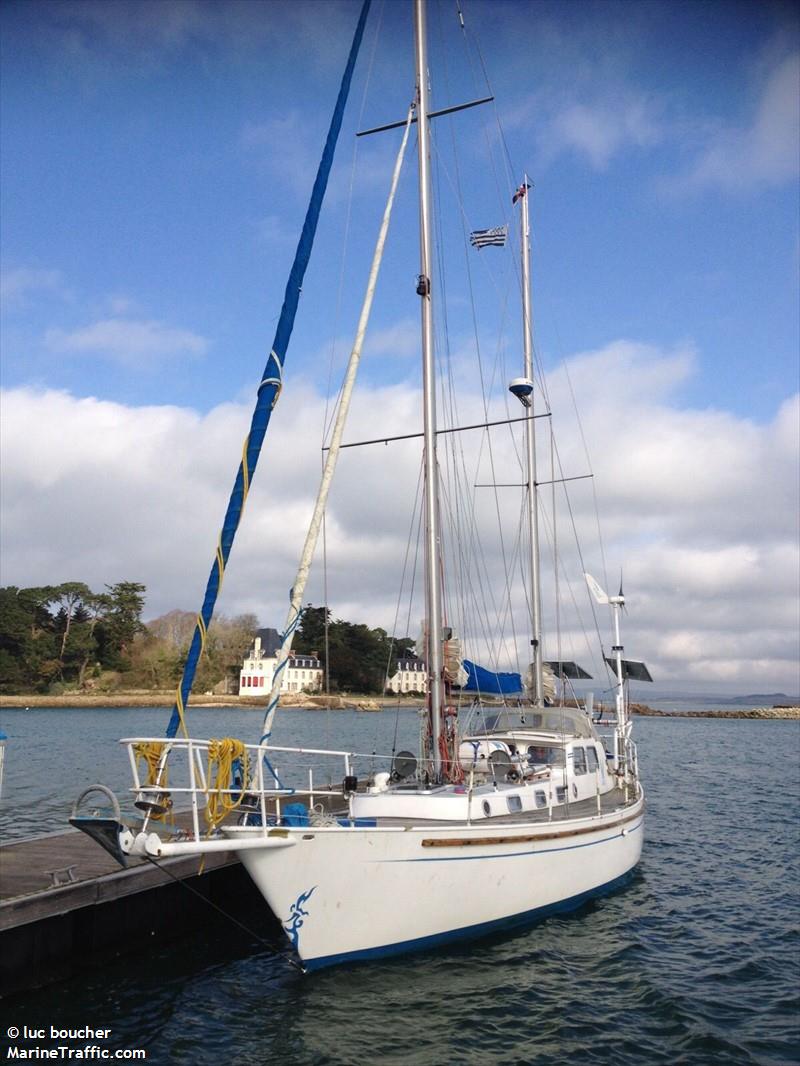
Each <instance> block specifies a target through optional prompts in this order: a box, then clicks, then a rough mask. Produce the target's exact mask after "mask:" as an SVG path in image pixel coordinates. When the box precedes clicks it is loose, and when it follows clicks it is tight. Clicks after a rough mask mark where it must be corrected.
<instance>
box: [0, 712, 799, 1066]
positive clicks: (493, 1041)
mask: <svg viewBox="0 0 800 1066" xmlns="http://www.w3.org/2000/svg"><path fill="white" fill-rule="evenodd" d="M190 713H191V715H192V724H193V733H195V734H196V735H204V736H225V735H236V736H240V737H242V738H243V739H248V740H250V739H253V738H256V736H257V733H258V725H259V719H260V716H259V714H258V712H253V711H247V710H243V709H230V710H228V709H226V710H222V711H220V710H218V709H215V710H205V709H200V708H198V709H196V710H195V709H192V711H191V712H190ZM165 722H166V711H159V710H157V709H144V710H142V709H136V710H127V709H126V710H103V709H91V710H49V709H41V710H31V711H21V710H20V711H6V712H3V715H2V722H1V723H0V724H2V727H3V728H4V729H5V731H6V732H7V733H8V735H9V742H8V748H7V759H6V781H5V788H4V795H3V798H2V801H0V829H2V833H3V839H4V840H8V839H9V838H10V837H12V836H13V837H17V836H28V835H31V834H37V833H40V832H46V831H49V830H52V829H54V828H59V827H60V826H63V825H64V823H65V819H66V817H67V815H68V813H69V807H70V805H71V801H72V799H73V798H74V797H75V795H77V793H78V792H79V791H80V790H81V789H82V788H84V787H86V786H87V785H89V784H92V783H94V782H95V781H98V780H99V781H102V782H105V783H107V784H110V785H112V786H115V787H118V788H120V789H122V788H125V787H127V785H128V770H127V762H126V758H125V755H124V752H123V751H122V749H120V748H119V746H118V745H117V744H116V740H117V738H118V737H120V736H126V735H127V736H132V735H139V736H141V735H153V736H158V735H160V734H161V733H163V729H164V725H165ZM277 722H278V727H277V728H278V730H279V733H278V736H277V737H276V740H277V742H278V743H290V742H297V743H303V744H310V743H315V744H319V745H320V746H329V745H330V746H334V747H340V748H354V749H357V750H360V751H373V750H374V751H389V750H391V748H392V747H396V748H399V747H404V746H405V747H409V748H411V750H414V748H415V737H416V731H417V716H416V714H415V713H414V712H413V711H408V710H406V711H402V712H400V713H399V714H395V713H394V712H393V711H387V710H384V711H383V712H381V713H370V714H364V713H361V714H359V713H357V712H352V711H341V712H330V713H328V712H309V711H285V712H281V714H280V715H279V718H278V720H277ZM635 734H636V739H637V741H638V744H639V758H640V766H641V770H642V775H643V777H644V780H645V787H646V790H647V796H648V814H647V824H646V836H645V845H644V852H643V856H642V861H641V863H640V865H639V867H638V869H637V871H636V874H635V876H634V878H633V880H632V881H631V883H630V884H629V885H628V886H627V887H626V888H625V889H623V890H621V891H619V892H617V893H615V894H614V895H611V896H608V897H605V898H603V899H600V900H596V901H594V902H592V903H590V904H587V905H586V906H584V907H582V908H581V909H580V910H579V911H576V912H575V913H573V914H570V915H566V916H561V917H554V918H549V919H548V920H546V921H544V922H542V923H541V924H540V925H538V926H535V927H533V928H532V929H530V930H529V931H527V932H524V933H521V934H517V935H514V936H496V937H493V938H490V939H487V940H483V941H478V942H474V943H472V944H469V945H462V946H460V947H457V948H451V949H449V950H437V951H435V952H430V953H427V954H422V955H413V956H408V957H405V958H397V959H392V960H387V961H385V962H378V963H370V964H366V965H353V966H347V967H341V968H336V969H332V970H323V971H320V972H318V973H315V974H312V975H308V976H303V975H302V974H300V973H298V972H297V970H296V969H294V968H293V967H292V966H290V965H289V964H288V963H287V962H286V960H285V959H284V957H283V956H282V954H280V952H279V950H278V949H279V948H282V945H280V944H279V943H278V942H277V941H276V942H275V944H274V946H270V944H269V943H267V944H266V945H265V944H264V943H263V942H259V941H258V940H255V939H252V938H248V937H247V936H246V935H245V934H243V933H242V932H241V931H240V930H237V929H236V927H234V926H231V931H230V934H229V935H227V934H225V935H222V934H220V933H219V932H218V931H217V932H214V934H213V935H207V934H206V931H205V930H204V929H202V928H200V929H198V930H197V935H196V936H194V937H192V938H188V939H185V940H182V941H180V942H179V943H175V942H172V943H167V944H158V943H155V944H152V945H148V947H147V949H146V950H143V951H141V952H140V953H139V954H138V955H136V956H128V957H126V958H123V959H120V960H118V961H116V962H114V963H112V964H110V965H106V966H105V967H104V968H103V969H102V970H92V971H88V972H86V973H84V974H82V975H80V976H76V977H73V978H71V979H70V980H69V981H68V982H64V983H62V984H59V985H53V986H50V987H49V988H45V989H42V990H40V991H38V992H32V993H27V994H25V995H21V996H16V997H11V998H10V999H8V1000H6V1001H4V1002H3V1003H2V1004H0V1015H1V1016H2V1017H1V1018H0V1026H2V1028H1V1029H0V1032H2V1034H5V1033H6V1032H7V1030H8V1027H9V1026H13V1025H18V1024H20V1022H23V1023H24V1024H27V1025H28V1026H29V1027H33V1026H40V1027H51V1026H54V1027H56V1028H57V1029H66V1028H72V1029H74V1028H80V1027H82V1026H83V1027H85V1026H87V1025H89V1026H92V1025H93V1026H102V1027H105V1028H108V1029H110V1030H111V1034H112V1035H111V1037H110V1039H109V1040H107V1041H101V1042H100V1044H101V1045H102V1046H104V1047H105V1048H110V1049H118V1048H119V1049H133V1048H136V1049H144V1050H145V1051H146V1052H147V1059H146V1061H147V1062H149V1063H158V1064H171V1063H175V1064H179V1066H184V1064H185V1066H205V1064H206V1063H208V1064H209V1066H210V1064H214V1066H217V1064H222V1063H224V1064H229V1063H230V1064H242V1066H245V1064H247V1066H260V1064H270V1066H271V1064H276V1066H277V1064H281V1066H295V1064H297V1066H305V1064H308V1066H312V1064H331V1066H333V1064H336V1066H350V1064H352V1066H356V1064H362V1063H367V1062H369V1063H372V1062H381V1063H387V1064H394V1063H397V1064H401V1063H403V1064H418V1066H445V1064H450V1063H465V1064H475V1066H477V1064H481V1066H486V1064H489V1066H491V1064H495V1063H497V1064H498V1066H500V1064H502V1066H515V1064H519V1066H522V1064H538V1063H542V1064H544V1063H548V1064H550V1063H553V1062H558V1061H572V1062H575V1061H581V1062H584V1063H597V1064H606V1063H607V1064H614V1066H616V1064H628V1063H631V1064H633V1063H636V1064H640V1063H641V1064H645V1063H646V1064H651V1063H663V1064H670V1066H672V1064H677V1063H686V1064H704V1063H708V1064H715V1066H716V1064H720V1063H725V1064H738V1063H758V1064H762V1063H763V1064H767V1063H771V1064H775V1066H786V1064H790V1063H796V1062H798V1041H800V1033H799V1032H798V1017H800V997H799V996H798V988H799V987H800V962H799V961H798V960H800V934H799V932H798V884H799V883H800V848H799V847H798V844H800V840H799V839H798V836H799V833H798V824H799V823H798V813H800V722H797V721H779V720H778V721H774V720H770V721H757V720H736V719H723V720H719V719H717V720H714V719H713V718H703V719H696V720H692V719H685V718H645V719H637V720H636V721H635ZM0 876H2V872H1V871H0ZM232 903H233V901H232ZM453 904H454V906H456V905H457V901H456V900H454V901H453ZM266 928H267V923H265V926H264V930H266ZM121 934H122V935H124V931H121ZM270 935H271V934H268V933H266V932H264V936H265V937H266V939H267V940H269V936H270ZM89 1043H91V1041H89ZM95 1043H97V1041H95ZM51 1046H53V1045H51ZM70 1046H72V1047H74V1046H76V1044H75V1042H71V1043H70ZM0 1055H2V1057H3V1058H5V1050H0Z"/></svg>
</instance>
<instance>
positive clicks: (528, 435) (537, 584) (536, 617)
mask: <svg viewBox="0 0 800 1066" xmlns="http://www.w3.org/2000/svg"><path fill="white" fill-rule="evenodd" d="M529 188H530V186H529V184H528V176H527V174H526V175H524V177H523V179H522V185H521V186H520V189H519V193H518V195H519V197H520V201H521V202H520V207H521V211H520V220H521V227H522V233H521V242H520V243H521V244H522V336H523V344H524V349H523V351H524V368H525V378H526V381H527V383H528V384H529V386H530V392H529V393H528V403H529V407H528V411H529V417H528V419H527V421H526V422H525V454H526V458H527V462H526V467H527V477H528V549H529V552H530V575H531V589H530V596H531V647H532V649H533V697H534V702H535V703H536V704H537V705H541V704H542V703H543V702H544V683H543V678H542V594H541V579H540V574H539V506H538V494H537V487H536V423H535V422H534V419H533V395H534V392H533V315H532V312H531V249H530V221H529V217H528V190H529Z"/></svg>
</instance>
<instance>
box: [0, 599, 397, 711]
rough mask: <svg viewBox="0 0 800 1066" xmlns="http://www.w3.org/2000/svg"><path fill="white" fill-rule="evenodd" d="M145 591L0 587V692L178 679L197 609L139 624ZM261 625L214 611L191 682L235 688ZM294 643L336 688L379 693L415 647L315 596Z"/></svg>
mask: <svg viewBox="0 0 800 1066" xmlns="http://www.w3.org/2000/svg"><path fill="white" fill-rule="evenodd" d="M145 591H146V590H145V586H144V585H142V584H139V583H138V582H135V581H122V582H119V583H118V584H115V585H106V586H104V591H103V592H93V591H92V590H91V589H90V588H89V586H88V585H86V584H84V583H83V582H80V581H67V582H64V584H61V585H46V586H42V587H37V588H25V589H21V588H16V587H14V586H9V587H6V588H0V692H3V693H8V694H12V695H22V694H24V693H43V694H48V695H57V694H59V693H60V692H63V691H66V690H74V689H81V690H89V691H91V690H93V689H94V690H97V691H99V692H103V691H112V690H114V689H122V690H124V689H128V690H130V689H146V690H156V691H164V690H168V689H172V688H173V687H175V686H176V685H177V684H178V681H179V680H180V677H181V673H182V670H183V664H184V661H185V658H186V653H187V651H188V648H189V644H190V642H191V639H192V635H193V633H194V627H195V622H196V615H194V614H192V613H191V612H189V611H177V610H176V611H170V612H169V613H168V614H165V615H162V616H161V617H160V618H156V619H154V620H153V621H150V622H147V623H145V622H143V621H142V611H143V609H144V602H145ZM258 628H259V627H258V620H257V619H256V617H255V615H252V614H243V615H238V616H237V617H235V618H226V617H225V616H219V617H217V618H215V619H214V621H213V622H212V623H211V625H210V626H209V630H208V636H207V640H206V648H205V653H204V655H203V656H202V657H201V659H200V663H199V664H198V668H197V674H196V677H195V683H194V690H195V691H196V692H206V691H211V690H214V689H216V688H218V687H219V686H220V685H223V684H229V685H230V687H231V690H232V691H238V687H237V685H238V674H239V670H240V668H241V664H242V660H243V658H244V656H245V654H246V653H247V650H248V649H249V648H250V647H251V646H252V643H253V638H254V636H255V633H256V631H257V629H258ZM294 650H295V651H296V652H298V653H306V654H310V653H312V652H313V653H315V654H316V655H317V656H318V657H319V658H320V660H321V661H322V665H323V668H328V676H329V684H330V688H331V690H332V691H334V692H359V693H381V692H383V690H384V686H385V681H386V677H387V673H388V675H389V676H391V674H393V673H394V668H395V662H396V660H397V659H401V658H408V657H413V656H414V650H413V641H411V640H410V639H409V638H407V637H405V638H403V639H402V640H397V639H395V638H392V637H390V636H389V635H388V634H387V633H386V631H385V630H383V629H380V628H376V629H371V628H370V627H369V626H366V625H363V624H359V623H353V622H347V621H345V620H344V619H333V617H332V615H331V612H330V611H329V610H328V609H327V608H324V607H315V606H313V605H312V604H309V605H308V606H307V607H306V608H305V610H304V612H303V616H302V619H301V623H300V626H299V627H298V630H297V634H296V636H295V641H294ZM326 657H327V660H329V664H328V662H327V661H326Z"/></svg>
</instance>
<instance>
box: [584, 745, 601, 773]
mask: <svg viewBox="0 0 800 1066" xmlns="http://www.w3.org/2000/svg"><path fill="white" fill-rule="evenodd" d="M586 758H587V759H588V760H589V773H590V774H596V773H597V766H598V762H597V752H596V751H595V749H594V748H587V749H586Z"/></svg>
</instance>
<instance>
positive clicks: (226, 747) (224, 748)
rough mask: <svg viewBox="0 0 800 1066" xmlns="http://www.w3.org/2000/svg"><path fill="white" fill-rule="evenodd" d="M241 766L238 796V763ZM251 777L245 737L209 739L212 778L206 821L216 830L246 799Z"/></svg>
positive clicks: (207, 791)
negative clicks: (235, 777)
mask: <svg viewBox="0 0 800 1066" xmlns="http://www.w3.org/2000/svg"><path fill="white" fill-rule="evenodd" d="M237 761H238V762H239V766H240V768H241V778H240V790H239V794H238V795H237V796H236V797H234V796H233V795H232V790H233V787H234V781H233V773H234V764H235V763H236V762H237ZM248 777H249V765H248V756H247V748H246V747H245V745H244V743H243V742H242V741H241V740H235V739H234V738H233V737H225V738H224V739H222V740H210V741H209V742H208V776H207V778H206V780H207V782H208V786H207V790H206V823H207V824H208V830H209V833H211V832H213V831H214V830H215V829H216V828H217V826H218V825H219V824H220V822H221V821H222V820H223V818H224V817H225V816H226V815H227V814H230V813H231V811H235V810H236V808H237V807H238V806H239V805H240V803H241V802H242V800H243V799H244V795H245V792H246V790H247V780H248Z"/></svg>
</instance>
